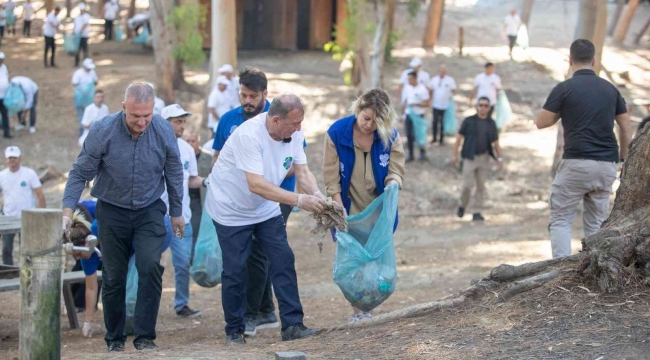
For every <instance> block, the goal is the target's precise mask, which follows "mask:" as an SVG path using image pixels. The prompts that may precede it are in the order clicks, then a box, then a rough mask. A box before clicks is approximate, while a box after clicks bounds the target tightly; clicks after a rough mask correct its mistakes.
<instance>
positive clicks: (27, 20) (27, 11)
mask: <svg viewBox="0 0 650 360" xmlns="http://www.w3.org/2000/svg"><path fill="white" fill-rule="evenodd" d="M33 19H34V5H33V4H32V0H27V1H25V3H24V4H23V36H26V37H30V36H31V35H32V20H33Z"/></svg>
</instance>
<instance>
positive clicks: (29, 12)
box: [23, 3, 34, 21]
mask: <svg viewBox="0 0 650 360" xmlns="http://www.w3.org/2000/svg"><path fill="white" fill-rule="evenodd" d="M33 17H34V5H32V4H31V3H24V4H23V20H25V21H32V19H33Z"/></svg>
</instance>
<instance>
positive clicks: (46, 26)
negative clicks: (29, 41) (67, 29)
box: [43, 11, 61, 37]
mask: <svg viewBox="0 0 650 360" xmlns="http://www.w3.org/2000/svg"><path fill="white" fill-rule="evenodd" d="M59 24H61V22H60V21H59V18H57V17H56V15H54V11H52V12H50V13H49V14H47V18H46V19H45V22H44V23H43V35H44V36H47V37H54V35H56V29H58V28H59Z"/></svg>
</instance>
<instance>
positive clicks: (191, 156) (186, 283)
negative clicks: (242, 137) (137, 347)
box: [161, 104, 205, 318]
mask: <svg viewBox="0 0 650 360" xmlns="http://www.w3.org/2000/svg"><path fill="white" fill-rule="evenodd" d="M190 116H192V113H190V112H187V111H185V109H183V108H182V107H181V106H180V105H178V104H172V105H169V106H167V107H165V108H164V109H163V110H162V117H163V118H164V119H165V120H167V121H169V122H170V123H171V124H172V127H173V128H174V133H175V135H176V141H177V142H178V150H179V152H180V159H181V164H182V165H183V201H182V208H183V219H184V220H185V232H184V233H183V238H182V239H179V238H178V237H177V236H176V235H175V234H174V232H173V231H172V227H171V222H170V220H169V216H165V225H166V226H167V237H168V238H171V240H170V248H171V251H172V264H173V265H174V282H175V285H176V293H175V295H174V311H176V315H178V316H180V317H183V318H195V317H199V316H201V311H200V310H192V309H191V308H190V307H189V306H188V305H187V304H188V302H189V300H190V257H191V256H192V237H193V236H192V235H193V234H192V223H191V220H192V210H191V209H190V192H189V189H190V188H192V189H197V188H200V187H201V186H205V185H204V179H203V178H202V177H200V176H198V175H199V173H198V167H197V163H196V155H195V153H194V149H193V148H192V146H191V145H190V144H188V143H187V142H186V141H185V140H183V139H182V136H183V132H184V131H185V125H186V124H187V118H188V117H190ZM161 199H162V200H163V201H164V202H165V204H167V208H168V209H169V202H168V195H167V191H165V192H164V193H163V194H162V197H161Z"/></svg>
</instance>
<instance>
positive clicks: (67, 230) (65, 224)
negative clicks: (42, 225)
mask: <svg viewBox="0 0 650 360" xmlns="http://www.w3.org/2000/svg"><path fill="white" fill-rule="evenodd" d="M61 226H62V227H63V233H64V234H65V236H66V237H69V235H70V228H71V227H72V219H70V218H69V217H67V216H65V215H64V216H63V220H62V225H61Z"/></svg>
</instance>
